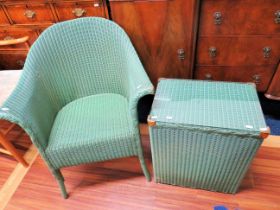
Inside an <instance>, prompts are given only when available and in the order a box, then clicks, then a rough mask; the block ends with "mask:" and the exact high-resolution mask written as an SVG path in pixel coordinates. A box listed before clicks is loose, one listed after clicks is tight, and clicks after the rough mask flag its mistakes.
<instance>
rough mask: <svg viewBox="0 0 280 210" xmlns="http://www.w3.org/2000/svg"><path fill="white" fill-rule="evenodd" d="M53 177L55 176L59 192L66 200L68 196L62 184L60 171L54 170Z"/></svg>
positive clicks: (62, 178) (62, 179)
mask: <svg viewBox="0 0 280 210" xmlns="http://www.w3.org/2000/svg"><path fill="white" fill-rule="evenodd" d="M53 175H54V176H55V178H56V180H57V182H58V185H59V188H60V191H61V194H62V196H63V198H65V199H67V198H68V194H67V191H66V188H65V184H64V177H63V176H62V174H61V172H60V170H59V169H57V170H54V171H53Z"/></svg>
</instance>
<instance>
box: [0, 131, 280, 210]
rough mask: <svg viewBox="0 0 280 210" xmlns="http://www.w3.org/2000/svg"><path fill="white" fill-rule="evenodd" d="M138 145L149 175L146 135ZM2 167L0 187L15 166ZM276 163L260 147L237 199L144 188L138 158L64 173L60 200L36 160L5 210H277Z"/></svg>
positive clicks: (6, 162)
mask: <svg viewBox="0 0 280 210" xmlns="http://www.w3.org/2000/svg"><path fill="white" fill-rule="evenodd" d="M20 133H22V132H21V131H20V129H18V130H15V131H14V132H13V135H14V136H17V135H19V136H18V137H19V138H18V140H17V143H18V142H21V144H22V145H24V144H26V145H28V144H30V140H29V139H28V137H27V136H26V135H25V134H20ZM144 133H146V132H144ZM142 140H143V143H144V148H145V156H146V157H147V162H148V165H149V169H150V171H152V165H151V154H150V152H149V151H150V149H149V147H150V145H149V138H148V135H146V134H144V135H143V136H142ZM0 161H1V165H0V171H1V174H0V187H1V186H2V185H3V183H4V181H5V179H6V178H7V177H8V176H9V173H10V172H11V171H12V170H13V167H14V166H15V165H16V162H15V161H14V160H12V159H11V158H9V157H8V156H5V155H0ZM279 163H280V147H279V146H278V147H270V146H269V145H265V146H263V147H261V149H260V150H259V152H258V154H257V157H256V158H255V160H254V162H253V164H252V167H251V169H250V170H249V172H248V173H247V175H246V177H245V179H244V181H243V183H242V186H241V189H240V192H239V193H237V194H236V195H227V194H222V193H214V192H208V191H204V190H196V189H189V188H182V187H177V186H169V185H163V184H156V183H154V182H153V181H152V182H147V181H146V180H145V178H144V176H143V174H142V172H141V169H140V164H139V163H138V160H137V158H134V157H132V158H126V159H118V160H114V161H108V162H102V163H96V164H87V165H81V166H77V167H70V168H65V169H63V170H62V173H63V174H64V176H65V180H66V186H67V189H68V192H69V193H70V197H69V198H68V199H67V200H64V199H63V198H62V197H61V196H60V192H59V189H58V186H57V183H56V181H55V180H54V178H53V177H52V175H51V174H50V172H49V171H48V169H47V167H46V165H45V164H44V162H43V161H42V159H41V158H40V157H38V158H37V159H36V161H35V162H34V164H33V165H32V166H31V168H30V170H29V171H28V173H27V174H26V176H25V177H24V179H23V181H22V182H21V184H20V185H19V187H18V189H17V190H16V192H15V194H14V195H13V197H12V198H11V200H9V202H8V204H7V206H6V209H7V210H19V209H24V210H25V209H28V210H38V209H39V210H45V209H56V210H60V209H63V210H64V209H65V210H66V209H67V210H68V209H71V210H75V209H77V210H78V209H79V210H83V209H97V210H99V209H100V210H102V209H106V210H108V209H121V210H131V209H133V210H138V209H141V210H145V209H149V210H150V209H152V210H159V209H168V210H170V209H171V210H173V209H174V210H177V209H178V210H179V209H180V210H181V209H182V210H183V209H194V210H195V209H198V210H199V209H201V210H206V209H213V208H214V206H218V205H222V206H225V207H227V209H230V210H279V209H280V164H279Z"/></svg>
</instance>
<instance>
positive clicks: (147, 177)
mask: <svg viewBox="0 0 280 210" xmlns="http://www.w3.org/2000/svg"><path fill="white" fill-rule="evenodd" d="M137 142H138V145H137V147H138V158H139V161H140V164H141V168H142V171H143V173H144V175H145V177H146V179H147V181H148V182H150V181H151V176H150V173H149V170H148V168H147V165H146V162H145V159H144V155H143V149H142V145H141V140H140V138H139V139H138V141H137Z"/></svg>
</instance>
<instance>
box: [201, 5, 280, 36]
mask: <svg viewBox="0 0 280 210" xmlns="http://www.w3.org/2000/svg"><path fill="white" fill-rule="evenodd" d="M200 14H201V17H200V34H201V35H210V34H217V35H218V34H219V35H228V34H280V1H279V0H234V1H230V0H219V1H217V0H204V1H202V6H201V13H200Z"/></svg>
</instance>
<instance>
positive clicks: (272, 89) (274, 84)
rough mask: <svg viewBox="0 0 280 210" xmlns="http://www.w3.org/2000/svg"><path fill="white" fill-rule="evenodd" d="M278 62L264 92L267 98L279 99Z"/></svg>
mask: <svg viewBox="0 0 280 210" xmlns="http://www.w3.org/2000/svg"><path fill="white" fill-rule="evenodd" d="M279 82H280V64H279V65H278V68H277V70H276V73H275V74H274V76H273V79H272V81H271V83H270V85H269V88H268V90H267V92H266V94H265V96H266V97H267V98H270V99H275V100H279V101H280V84H279Z"/></svg>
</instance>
